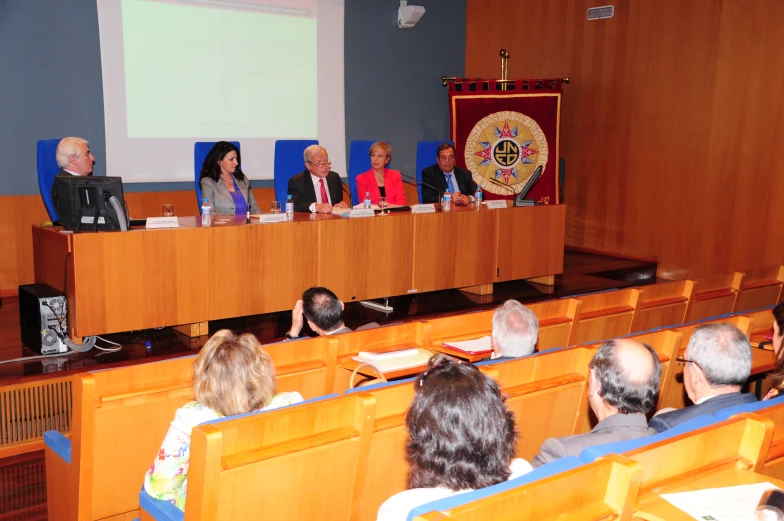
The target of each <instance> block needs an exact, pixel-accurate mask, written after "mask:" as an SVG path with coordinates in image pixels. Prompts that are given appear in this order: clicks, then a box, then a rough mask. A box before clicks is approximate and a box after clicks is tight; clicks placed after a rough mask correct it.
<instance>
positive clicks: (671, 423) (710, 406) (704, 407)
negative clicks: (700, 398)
mask: <svg viewBox="0 0 784 521" xmlns="http://www.w3.org/2000/svg"><path fill="white" fill-rule="evenodd" d="M756 401H757V397H756V396H754V395H753V394H742V393H740V392H737V393H728V394H720V395H719V396H714V397H713V398H709V399H707V400H705V401H704V402H702V403H701V404H699V405H690V406H689V407H684V408H683V409H678V410H677V411H670V412H665V413H664V414H659V415H658V416H654V417H653V418H651V422H650V423H649V424H648V425H649V426H650V428H651V429H654V430H655V431H656V432H664V431H666V430H667V429H672V428H673V427H675V426H676V425H680V424H681V423H683V422H685V421H686V420H691V419H692V418H696V417H697V416H702V415H704V414H707V415H711V414H713V413H715V412H718V411H720V410H722V409H726V408H727V407H735V406H736V405H743V404H744V403H752V402H756Z"/></svg>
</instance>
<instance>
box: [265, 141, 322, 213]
mask: <svg viewBox="0 0 784 521" xmlns="http://www.w3.org/2000/svg"><path fill="white" fill-rule="evenodd" d="M318 144H319V142H318V140H316V139H279V140H277V141H275V163H274V169H273V172H274V177H275V179H274V185H275V200H276V201H280V204H281V205H284V204H286V195H288V189H289V179H291V178H292V177H294V176H295V175H297V174H298V173H300V172H302V171H303V170H304V169H305V165H304V161H303V160H302V154H303V153H304V152H305V149H306V148H308V147H309V146H310V145H318Z"/></svg>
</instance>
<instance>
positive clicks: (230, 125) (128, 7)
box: [122, 0, 318, 138]
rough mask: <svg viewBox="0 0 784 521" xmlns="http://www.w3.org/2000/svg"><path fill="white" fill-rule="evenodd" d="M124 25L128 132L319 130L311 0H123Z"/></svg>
mask: <svg viewBox="0 0 784 521" xmlns="http://www.w3.org/2000/svg"><path fill="white" fill-rule="evenodd" d="M279 4H285V5H279ZM218 7H220V8H218ZM283 8H285V9H290V10H291V11H285V14H282V13H284V11H282V10H281V9H283ZM122 32H123V55H124V63H125V90H126V92H125V94H126V116H127V132H128V134H127V135H128V137H129V138H187V137H198V136H233V137H236V138H242V137H275V138H286V137H302V136H314V135H316V134H317V128H318V125H317V124H318V121H317V114H318V111H317V78H318V65H317V64H318V61H317V26H316V19H315V4H314V1H313V0H310V1H308V0H292V1H284V0H279V1H277V2H275V1H269V0H268V1H266V2H262V1H249V0H245V1H241V0H240V1H233V0H226V1H220V0H187V1H185V2H177V3H174V2H167V1H145V0H123V2H122Z"/></svg>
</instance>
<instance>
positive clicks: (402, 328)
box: [332, 322, 430, 393]
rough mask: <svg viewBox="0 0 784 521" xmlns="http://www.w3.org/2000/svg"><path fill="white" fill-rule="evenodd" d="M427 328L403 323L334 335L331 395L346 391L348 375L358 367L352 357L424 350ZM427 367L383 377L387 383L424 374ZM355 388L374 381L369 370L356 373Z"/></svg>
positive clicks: (426, 325)
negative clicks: (335, 351)
mask: <svg viewBox="0 0 784 521" xmlns="http://www.w3.org/2000/svg"><path fill="white" fill-rule="evenodd" d="M429 329H430V326H429V325H428V324H427V323H425V322H407V323H404V324H395V325H391V326H384V327H377V328H373V329H364V330H361V331H354V332H352V333H346V334H343V335H335V336H334V337H333V338H335V339H336V340H337V342H338V347H337V370H336V371H335V381H334V385H333V388H332V389H333V392H335V393H342V392H344V391H346V390H348V389H349V381H350V379H351V373H352V372H353V371H354V369H356V368H357V367H358V366H359V365H360V364H359V362H356V361H355V360H352V357H354V356H356V355H357V354H358V353H359V352H360V351H372V352H375V353H387V352H390V351H399V350H402V349H410V348H427V346H429V345H430V344H429V341H428V339H429V337H430V331H429ZM426 367H427V364H422V365H420V366H417V367H412V368H408V369H404V370H401V371H396V372H393V373H388V374H385V376H386V378H387V379H395V378H405V377H408V376H412V375H415V374H418V373H421V372H422V371H424V370H425V369H426ZM360 371H361V372H360V374H359V375H358V376H359V377H358V378H357V380H356V381H355V386H356V385H358V384H360V383H363V382H365V381H368V380H372V379H374V378H376V377H378V374H377V373H376V372H375V371H374V370H372V369H371V368H369V367H364V368H362V369H361V370H360Z"/></svg>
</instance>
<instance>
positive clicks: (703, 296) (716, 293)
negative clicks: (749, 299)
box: [694, 288, 735, 302]
mask: <svg viewBox="0 0 784 521" xmlns="http://www.w3.org/2000/svg"><path fill="white" fill-rule="evenodd" d="M734 294H735V290H734V289H732V288H724V289H713V290H710V291H703V292H702V293H699V292H697V293H695V294H694V301H695V302H699V301H701V300H708V299H712V298H719V297H731V296H732V295H734Z"/></svg>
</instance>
